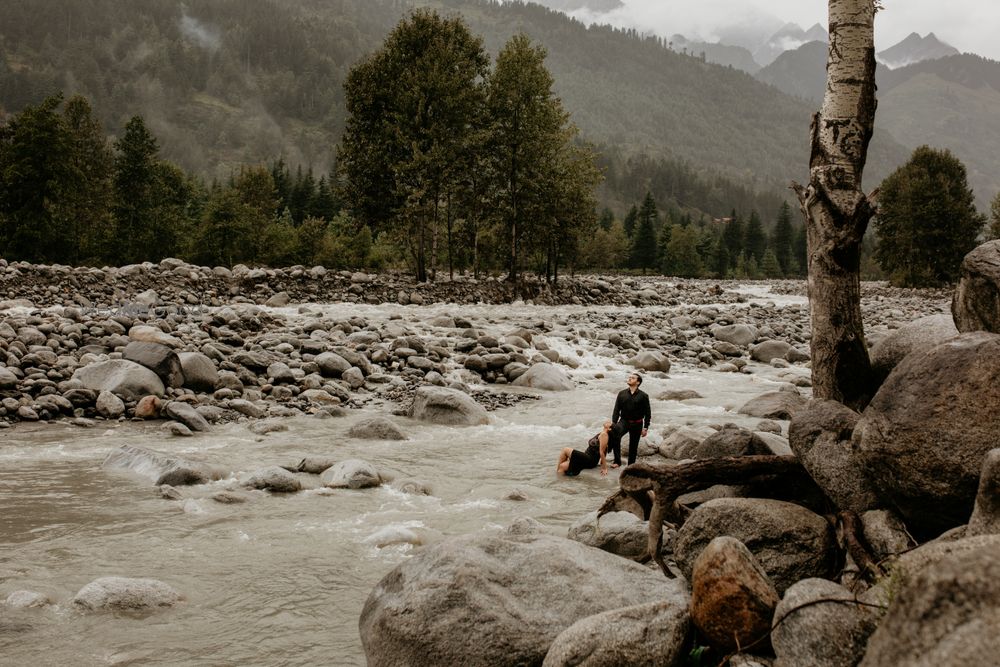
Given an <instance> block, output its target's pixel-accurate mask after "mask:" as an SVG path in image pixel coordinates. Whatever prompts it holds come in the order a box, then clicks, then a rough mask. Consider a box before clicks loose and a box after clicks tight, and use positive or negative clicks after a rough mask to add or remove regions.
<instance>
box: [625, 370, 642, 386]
mask: <svg viewBox="0 0 1000 667" xmlns="http://www.w3.org/2000/svg"><path fill="white" fill-rule="evenodd" d="M626 382H627V383H628V388H629V389H635V388H636V387H638V386H639V376H638V375H636V374H635V373H632V374H631V375H629V376H628V380H626Z"/></svg>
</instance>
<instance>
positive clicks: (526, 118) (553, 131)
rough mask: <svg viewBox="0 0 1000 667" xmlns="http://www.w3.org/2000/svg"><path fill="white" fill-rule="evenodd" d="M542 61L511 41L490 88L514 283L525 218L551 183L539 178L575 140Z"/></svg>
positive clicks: (535, 49)
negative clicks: (546, 185) (565, 146)
mask: <svg viewBox="0 0 1000 667" xmlns="http://www.w3.org/2000/svg"><path fill="white" fill-rule="evenodd" d="M545 56H546V51H545V49H544V48H543V47H541V46H534V45H532V43H531V40H530V39H529V38H528V37H527V36H526V35H524V34H518V35H514V36H513V37H511V38H510V40H508V41H507V43H506V44H505V45H504V47H503V48H502V49H501V50H500V54H499V55H498V56H497V60H496V65H495V66H494V70H493V73H492V75H491V76H490V78H489V84H488V93H487V108H488V110H489V111H488V112H489V116H490V120H491V123H492V126H491V141H490V154H491V155H493V156H494V159H495V162H494V169H493V173H494V174H496V188H495V189H496V192H497V195H498V196H497V213H498V216H499V221H500V227H501V228H502V229H503V232H504V236H505V237H506V240H507V243H508V248H509V253H508V275H509V278H510V279H511V280H513V281H515V282H516V281H517V277H518V272H519V270H520V266H519V260H520V254H519V253H520V246H521V242H522V240H523V238H524V237H525V236H527V235H528V234H529V233H530V231H531V230H530V226H531V223H532V218H531V216H530V215H528V213H529V211H530V210H531V209H532V208H539V207H543V206H544V205H545V198H546V192H545V190H544V188H539V187H538V186H540V185H542V186H544V185H545V184H546V183H551V182H552V181H551V180H548V179H546V178H545V175H544V173H543V172H544V171H545V170H546V169H547V168H549V167H550V165H552V164H553V163H554V159H555V157H556V156H557V155H558V153H559V152H560V151H561V150H563V147H564V145H565V144H566V142H568V141H569V140H570V139H572V136H573V135H575V134H576V128H575V127H573V126H571V125H569V114H568V113H567V112H566V111H565V110H564V109H563V107H562V103H561V102H560V101H559V99H558V98H557V97H556V96H555V94H554V93H553V91H552V84H553V80H552V75H551V74H550V73H549V71H548V69H547V68H546V67H545Z"/></svg>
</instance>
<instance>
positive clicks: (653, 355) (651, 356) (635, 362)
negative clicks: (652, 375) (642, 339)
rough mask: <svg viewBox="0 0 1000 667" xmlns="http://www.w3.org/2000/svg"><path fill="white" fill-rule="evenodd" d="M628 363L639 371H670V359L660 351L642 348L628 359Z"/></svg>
mask: <svg viewBox="0 0 1000 667" xmlns="http://www.w3.org/2000/svg"><path fill="white" fill-rule="evenodd" d="M628 363H629V365H631V366H635V368H637V369H638V370H641V371H660V372H661V373H669V372H670V359H668V358H667V355H665V354H663V353H662V352H652V351H649V350H644V351H642V352H639V353H638V354H636V355H635V356H634V357H632V358H631V359H629V360H628Z"/></svg>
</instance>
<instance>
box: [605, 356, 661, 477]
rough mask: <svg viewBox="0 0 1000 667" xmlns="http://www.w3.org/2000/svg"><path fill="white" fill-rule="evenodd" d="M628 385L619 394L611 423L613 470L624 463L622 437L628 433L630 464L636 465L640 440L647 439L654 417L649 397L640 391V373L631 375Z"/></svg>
mask: <svg viewBox="0 0 1000 667" xmlns="http://www.w3.org/2000/svg"><path fill="white" fill-rule="evenodd" d="M627 383H628V388H627V389H622V390H621V391H620V392H618V398H617V399H616V400H615V409H614V411H613V412H612V413H611V421H612V423H614V425H615V428H614V429H613V431H612V436H611V438H610V443H609V445H610V446H611V449H612V450H613V451H614V454H615V462H614V463H613V464H612V466H611V467H612V468H617V467H618V466H620V465H621V463H622V453H621V452H622V436H623V435H625V433H626V432H627V433H628V464H629V465H632V464H633V463H635V457H636V455H637V454H638V453H639V438H640V437H643V438H644V437H646V433H647V432H648V430H649V420H650V417H651V416H652V415H651V412H650V409H649V395H647V394H646V392H644V391H643V390H641V389H639V385H641V384H642V376H641V375H639V374H638V373H631V374H630V375H629V376H628V380H627Z"/></svg>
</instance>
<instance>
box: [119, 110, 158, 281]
mask: <svg viewBox="0 0 1000 667" xmlns="http://www.w3.org/2000/svg"><path fill="white" fill-rule="evenodd" d="M115 150H116V152H117V154H116V156H115V176H114V186H115V206H114V214H115V241H116V243H115V246H114V248H113V250H112V261H114V262H117V263H121V264H132V263H135V262H142V261H146V260H149V261H152V260H159V259H162V257H163V255H161V249H160V248H158V247H156V244H155V242H154V227H155V225H157V224H158V221H157V220H156V218H155V216H154V215H153V212H154V210H155V209H156V200H155V199H154V195H155V187H156V163H157V152H158V151H159V147H158V145H157V142H156V138H155V137H153V135H152V134H151V133H150V131H149V130H148V129H147V128H146V123H145V122H144V121H143V119H142V116H133V117H132V118H131V120H129V122H128V123H127V124H126V125H125V133H124V134H123V135H122V137H121V138H120V139H119V140H118V141H117V142H115Z"/></svg>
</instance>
